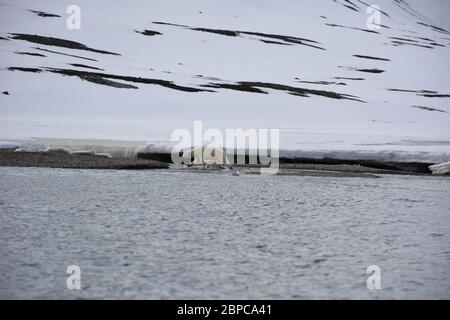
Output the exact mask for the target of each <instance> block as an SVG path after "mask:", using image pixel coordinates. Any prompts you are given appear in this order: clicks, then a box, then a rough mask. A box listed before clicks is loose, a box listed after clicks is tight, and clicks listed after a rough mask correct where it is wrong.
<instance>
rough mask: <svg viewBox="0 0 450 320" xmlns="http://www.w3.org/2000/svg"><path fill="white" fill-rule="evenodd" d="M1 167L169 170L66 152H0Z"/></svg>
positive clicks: (158, 164) (164, 166)
mask: <svg viewBox="0 0 450 320" xmlns="http://www.w3.org/2000/svg"><path fill="white" fill-rule="evenodd" d="M0 166H3V167H5V166H6V167H46V168H70V169H122V170H142V169H167V168H168V167H169V166H168V164H166V163H162V162H158V161H154V160H145V159H132V158H106V157H100V156H95V155H80V154H68V153H64V152H15V151H12V150H0Z"/></svg>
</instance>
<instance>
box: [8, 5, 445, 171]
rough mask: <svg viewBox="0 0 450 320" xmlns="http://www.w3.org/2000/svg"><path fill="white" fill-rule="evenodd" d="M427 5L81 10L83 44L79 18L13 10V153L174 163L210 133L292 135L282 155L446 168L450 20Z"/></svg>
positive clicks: (38, 8) (50, 8)
mask: <svg viewBox="0 0 450 320" xmlns="http://www.w3.org/2000/svg"><path fill="white" fill-rule="evenodd" d="M426 3H427V5H424V1H421V0H408V1H407V0H376V1H375V3H370V4H373V5H376V6H377V7H379V8H380V10H381V12H380V13H379V21H378V20H377V19H375V20H374V19H373V18H374V17H373V16H371V14H368V13H367V12H368V10H367V9H368V5H369V3H368V2H365V1H360V0H351V1H343V0H336V1H335V0H321V1H313V0H304V1H297V0H286V1H276V0H267V1H251V0H244V1H242V0H240V1H237V0H228V1H207V0H193V1H181V0H179V1H166V0H152V1H132V2H129V1H114V2H111V1H87V0H79V1H77V5H78V6H79V8H80V10H81V20H80V28H79V29H77V28H68V25H67V19H68V18H70V15H69V14H67V13H66V9H67V7H68V6H69V5H70V4H72V3H69V2H66V1H60V0H46V1H39V2H35V1H21V0H0V7H1V10H0V24H1V32H0V54H1V59H0V64H1V67H0V92H2V93H3V94H0V139H5V140H14V139H29V138H32V137H34V138H61V139H111V140H134V141H135V140H138V141H150V142H154V143H158V145H160V146H161V148H164V147H163V146H164V144H165V142H166V141H168V140H169V138H170V133H171V132H172V131H173V130H175V129H177V128H191V127H192V124H193V122H194V121H195V120H202V121H203V123H205V125H207V126H208V127H212V128H218V129H225V128H279V129H280V146H281V149H282V150H281V154H282V155H285V156H308V157H314V158H321V157H330V156H332V157H335V158H343V159H347V158H356V159H361V158H367V159H376V160H385V161H397V160H398V161H419V162H427V163H428V162H429V163H441V162H446V161H449V160H450V125H449V124H450V77H449V71H450V61H449V59H448V57H449V56H450V49H449V47H450V31H449V29H450V26H447V25H443V21H445V20H444V19H442V16H441V15H442V14H445V13H446V12H445V8H447V12H448V8H449V5H448V2H447V1H446V0H432V1H427V2H426ZM428 3H433V5H431V4H430V5H429V4H428ZM435 8H442V10H436V9H435ZM369 12H373V11H370V10H369ZM372 14H373V13H372ZM375 18H377V17H375ZM368 21H378V22H379V24H377V25H375V28H368V25H367V22H368ZM372 27H373V25H372Z"/></svg>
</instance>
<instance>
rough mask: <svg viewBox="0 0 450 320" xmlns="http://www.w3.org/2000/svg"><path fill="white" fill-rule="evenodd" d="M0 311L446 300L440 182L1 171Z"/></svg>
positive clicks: (444, 188)
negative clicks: (109, 303) (74, 275)
mask: <svg viewBox="0 0 450 320" xmlns="http://www.w3.org/2000/svg"><path fill="white" fill-rule="evenodd" d="M69 265H78V266H79V267H80V268H81V286H82V289H81V290H79V291H78V290H68V289H67V288H66V279H67V276H68V274H66V268H67V266H69ZM369 265H378V266H379V267H380V269H381V287H382V288H381V290H374V291H371V290H368V289H367V286H366V279H367V277H368V276H369V275H368V274H366V269H367V267H368V266H369ZM0 298H124V299H128V298H131V299H134V298H144V299H147V298H150V299H156V298H164V299H166V298H181V299H185V298H193V299H196V298H222V299H227V298H229V299H237V298H254V299H260V298H274V299H279V298H283V299H303V298H313V299H315V298H327V299H328V298H350V299H353V298H363V299H370V298H447V299H448V298H450V179H449V178H448V177H447V178H437V177H413V176H383V177H382V178H380V179H369V178H318V177H293V176H285V177H282V176H277V177H262V176H251V175H244V176H240V177H234V176H230V175H228V174H223V173H208V174H207V173H190V172H173V171H167V170H162V171H107V170H105V171H96V170H78V171H77V170H59V169H42V168H41V169H36V168H26V169H25V168H0Z"/></svg>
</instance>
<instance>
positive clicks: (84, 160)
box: [0, 150, 431, 178]
mask: <svg viewBox="0 0 450 320" xmlns="http://www.w3.org/2000/svg"><path fill="white" fill-rule="evenodd" d="M0 167H35V168H54V169H58V168H59V169H110V170H154V169H167V170H170V171H173V172H191V173H220V174H231V173H232V170H230V167H228V168H226V169H217V168H212V169H211V168H203V167H202V166H191V167H175V166H173V165H171V164H169V163H167V162H164V161H157V160H155V159H142V158H123V157H112V158H109V157H103V156H100V155H92V154H76V153H68V152H64V151H61V150H52V151H20V152H18V151H14V150H0ZM232 167H233V168H234V169H238V170H239V171H240V173H241V174H242V175H259V174H260V171H259V170H260V168H261V166H257V165H256V166H255V165H233V166H232ZM392 174H394V175H415V176H431V174H426V173H417V172H407V171H398V170H389V169H381V168H374V167H366V166H363V165H360V164H329V163H321V164H320V163H307V162H301V163H292V162H291V163H280V167H279V172H278V173H277V174H276V175H278V176H310V177H335V178H340V177H342V178H380V176H382V175H392Z"/></svg>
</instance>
